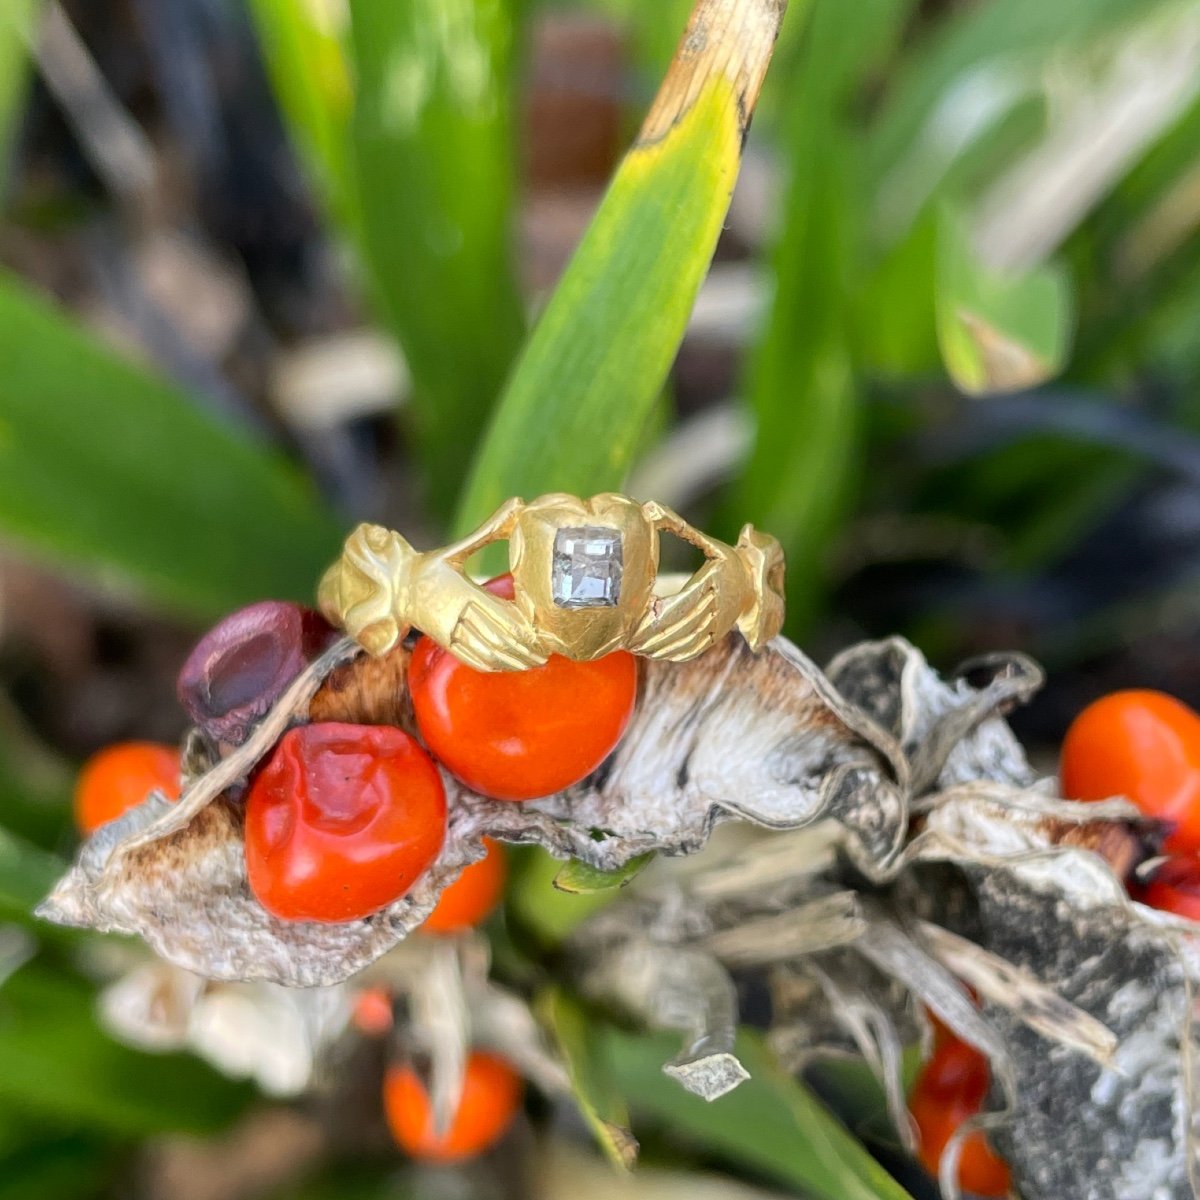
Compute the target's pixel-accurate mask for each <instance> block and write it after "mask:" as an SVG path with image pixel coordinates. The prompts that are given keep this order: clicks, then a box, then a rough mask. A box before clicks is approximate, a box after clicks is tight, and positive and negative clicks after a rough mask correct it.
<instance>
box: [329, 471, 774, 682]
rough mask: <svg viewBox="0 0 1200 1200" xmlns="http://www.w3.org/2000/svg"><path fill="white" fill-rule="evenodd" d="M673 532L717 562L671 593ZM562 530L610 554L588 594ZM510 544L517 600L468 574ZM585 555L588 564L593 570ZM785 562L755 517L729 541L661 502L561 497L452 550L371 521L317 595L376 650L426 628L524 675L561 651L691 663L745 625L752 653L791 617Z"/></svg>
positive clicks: (512, 508) (468, 659) (503, 518)
mask: <svg viewBox="0 0 1200 1200" xmlns="http://www.w3.org/2000/svg"><path fill="white" fill-rule="evenodd" d="M661 533H670V534H673V535H675V536H676V537H678V538H681V539H682V540H683V541H685V542H688V543H690V544H691V545H692V546H695V547H696V548H697V549H698V550H700V551H701V552H702V553H703V555H704V558H705V561H704V563H703V565H701V566H700V567H699V569H698V570H696V571H695V573H694V574H692V575H691V576H689V577H687V578H686V579H685V581H684V582H683V584H682V586H681V587H679V588H678V590H676V591H672V592H669V593H668V594H665V595H663V594H661V592H662V583H663V580H660V579H659V574H658V559H659V535H660V534H661ZM564 538H565V541H564V544H566V545H570V544H571V542H572V539H573V540H574V541H575V542H584V543H587V544H588V545H589V546H590V547H591V548H592V549H593V551H595V552H596V553H597V554H598V555H599V557H597V558H596V563H597V564H598V565H597V566H596V568H595V569H596V570H597V571H598V572H599V581H598V582H593V581H589V588H590V590H589V592H588V594H587V595H586V596H584V595H582V594H581V595H580V596H578V597H576V596H574V595H573V594H569V588H570V586H571V580H572V577H570V576H569V575H568V574H567V573H566V569H565V568H563V567H562V566H561V565H560V561H559V560H560V559H561V560H562V561H568V560H567V559H566V557H565V555H566V553H567V552H566V551H561V550H559V551H558V556H557V557H556V548H558V546H559V542H560V541H562V540H563V539H564ZM589 538H590V539H591V540H590V542H589ZM506 539H507V541H508V547H509V564H510V570H511V571H512V576H513V582H514V589H515V595H514V598H513V599H512V600H507V599H504V598H503V597H500V596H496V595H493V594H492V593H491V592H489V591H487V590H486V589H485V588H484V587H483V586H482V585H481V584H479V583H477V582H476V581H475V580H473V579H471V578H470V576H468V575H467V573H466V563H467V560H468V559H469V558H470V557H471V556H472V555H473V554H475V553H476V552H477V551H479V550H481V549H483V547H484V546H488V545H490V544H491V543H493V542H499V541H504V540H506ZM597 547H598V548H599V549H598V550H597V549H596V548H597ZM605 553H607V555H608V558H605V557H604V555H605ZM583 562H584V566H583V568H581V569H583V570H585V571H586V570H587V569H590V564H589V563H588V560H586V559H584V560H583ZM783 570H784V564H783V551H782V549H781V547H780V545H779V543H778V541H776V540H775V538H773V537H771V536H770V535H769V534H765V533H760V532H758V531H757V530H756V529H754V528H753V526H750V525H746V526H744V527H743V529H742V531H741V534H740V536H739V537H738V540H737V544H736V545H733V546H730V545H728V544H726V543H725V542H720V541H717V540H716V539H715V538H710V537H708V536H707V535H705V534H703V533H701V532H700V531H699V530H697V529H694V528H692V526H690V525H689V524H688V523H687V522H686V521H685V520H684V519H683V518H682V517H680V516H679V515H678V514H677V513H674V512H672V511H671V510H670V509H669V508H667V507H665V506H664V505H661V504H656V503H654V502H650V503H646V504H641V503H638V501H636V500H631V499H630V498H629V497H628V496H622V495H618V494H617V493H615V492H605V493H603V494H601V495H598V496H593V497H591V498H590V499H588V500H579V499H577V498H576V497H574V496H568V495H565V494H561V493H554V494H551V495H547V496H540V497H538V498H537V499H536V500H532V501H530V502H529V503H528V504H526V503H525V502H524V501H522V500H509V501H507V502H506V503H505V504H503V505H501V507H500V508H499V509H498V510H497V511H496V512H495V513H494V514H493V515H492V516H491V517H490V518H489V519H488V520H487V521H485V522H484V523H483V524H482V525H481V526H480V527H479V528H478V529H477V530H476V531H475V532H474V533H472V534H470V535H469V536H468V537H466V538H464V539H463V540H462V541H460V542H455V543H454V544H453V545H451V546H447V547H445V548H444V549H441V550H431V551H427V552H419V551H417V550H414V549H413V548H412V546H410V545H409V543H408V542H407V541H405V539H404V538H403V537H401V536H400V534H398V533H394V532H392V531H391V530H389V529H384V528H383V527H382V526H379V525H360V526H358V528H357V529H355V530H354V532H353V533H351V534H350V536H349V537H348V538H347V539H346V544H345V547H344V549H343V551H342V556H341V558H339V559H338V561H337V562H336V563H334V564H333V566H332V567H330V568H329V570H328V571H326V572H325V576H324V578H323V579H322V580H321V584H320V588H319V590H318V603H319V604H320V607H321V611H322V612H323V613H324V614H325V616H326V617H327V618H328V619H329V620H330V621H332V622H333V623H334V624H335V625H339V626H341V628H343V629H344V630H345V631H346V632H347V633H348V634H349V635H350V636H351V637H352V638H354V639H355V640H356V641H357V642H359V644H360V645H362V646H363V647H364V648H365V649H366V650H368V651H369V652H370V653H372V654H383V653H385V652H386V651H387V650H389V649H391V647H392V646H394V645H395V644H396V642H397V641H399V640H400V639H401V638H403V637H404V636H405V635H406V634H407V632H408V631H409V630H410V629H419V630H420V631H421V632H422V633H425V634H428V635H429V636H430V637H431V638H433V639H434V641H436V642H437V643H438V644H439V645H441V646H443V647H444V648H445V649H447V650H449V651H450V652H451V653H452V654H454V655H456V656H457V657H458V658H460V659H462V661H463V662H465V663H467V664H468V665H470V666H472V667H475V668H477V669H478V670H481V671H521V670H526V669H528V668H529V667H536V666H540V665H541V664H542V663H544V662H545V661H546V659H547V658H548V657H549V656H550V655H551V654H561V655H564V656H565V657H567V658H571V659H575V660H577V661H578V660H587V659H593V658H599V657H600V656H601V655H604V654H608V653H610V652H611V651H613V650H618V649H626V650H631V651H632V652H633V653H635V654H641V655H645V656H646V657H649V658H663V659H669V660H671V661H674V662H683V661H686V660H687V659H691V658H695V657H696V656H697V655H698V654H702V653H703V652H704V651H705V650H707V649H708V648H709V647H710V646H711V645H713V644H714V643H715V642H717V641H719V640H720V639H721V638H723V637H725V635H726V634H727V633H729V632H730V631H731V630H733V629H737V630H738V631H740V632H741V634H742V635H743V637H745V639H746V641H747V642H748V643H749V644H750V646H751V648H752V649H754V650H758V649H759V648H760V647H761V646H763V645H764V644H765V643H766V642H768V641H769V640H770V639H771V638H773V637H774V636H775V635H776V634H777V633H778V632H779V630H780V627H781V626H782V624H783ZM656 581H658V583H659V587H658V588H657V589H656V586H655V585H656ZM556 587H558V588H559V589H560V592H562V591H563V590H564V589H565V590H566V591H567V592H568V597H567V599H565V600H564V598H563V595H562V594H557V595H556V591H555V588H556Z"/></svg>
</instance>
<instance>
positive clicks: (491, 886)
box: [421, 838, 508, 933]
mask: <svg viewBox="0 0 1200 1200" xmlns="http://www.w3.org/2000/svg"><path fill="white" fill-rule="evenodd" d="M483 842H484V845H485V846H486V847H487V854H485V855H484V856H483V858H481V859H480V860H479V861H478V862H473V863H471V864H470V866H468V867H464V868H463V872H462V874H461V875H459V877H458V878H457V879H456V880H455V881H454V882H453V883H452V884H451V885H450V886H449V887H448V888H447V889H446V890H445V891H444V892H443V893H442V894H441V896H440V897H439V898H438V902H437V907H436V908H434V910H433V912H431V913H430V914H429V916H428V917H426V918H425V924H424V925H422V926H421V928H422V929H424V930H425V932H426V933H457V932H458V930H460V929H469V928H471V927H472V926H474V925H479V924H480V923H481V922H483V921H484V920H485V919H486V918H487V917H488V915H489V914H490V913H491V911H492V909H493V908H495V907H496V905H497V903H498V902H499V900H500V896H501V894H502V893H503V892H504V881H505V879H506V878H507V876H508V860H507V858H506V856H505V853H504V847H503V846H501V845H500V843H499V842H494V841H492V839H491V838H484V839H483Z"/></svg>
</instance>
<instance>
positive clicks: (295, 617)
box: [175, 600, 335, 745]
mask: <svg viewBox="0 0 1200 1200" xmlns="http://www.w3.org/2000/svg"><path fill="white" fill-rule="evenodd" d="M334 636H335V631H334V630H333V627H332V626H331V625H329V623H328V622H327V621H326V620H325V618H324V617H322V616H321V614H320V613H318V612H314V611H313V610H312V609H307V608H301V607H300V606H299V605H298V604H289V603H287V602H285V601H283V600H262V601H260V602H259V603H257V604H251V605H250V606H249V607H247V608H241V609H238V611H237V612H234V613H230V614H229V616H227V617H226V618H225V619H224V620H222V621H221V622H220V623H218V624H217V625H214V626H213V627H212V629H210V630H209V631H208V632H207V633H206V634H205V635H204V636H203V637H202V638H201V639H200V641H199V642H197V643H196V645H195V647H194V648H193V650H192V652H191V654H189V655H188V657H187V661H186V662H185V663H184V664H183V667H182V668H181V670H180V672H179V679H178V681H177V682H176V685H175V690H176V693H177V695H178V696H179V702H180V703H181V704H182V705H183V707H184V708H185V709H186V710H187V712H188V715H189V716H190V717H191V718H192V720H193V721H195V722H196V724H197V725H199V726H200V727H201V728H202V729H204V730H205V731H206V732H207V733H209V734H211V735H212V736H213V737H214V738H216V740H217V741H219V742H231V743H232V744H234V745H240V744H241V743H242V742H244V741H245V740H246V738H247V737H249V736H250V731H251V730H252V729H253V728H254V726H255V725H256V724H257V723H258V722H259V721H260V720H261V719H262V717H263V716H264V714H265V713H266V712H267V710H268V709H269V708H270V707H271V705H273V704H274V703H275V701H276V700H278V699H279V697H280V696H282V695H283V693H284V691H285V690H286V688H287V686H288V684H289V683H291V682H292V680H293V679H295V678H296V676H297V675H299V674H300V672H301V671H303V670H304V668H305V666H307V664H308V661H309V659H312V658H315V657H316V656H317V655H318V654H320V652H321V651H322V650H323V649H324V648H325V647H326V645H328V644H329V642H330V640H331V639H332V638H333V637H334Z"/></svg>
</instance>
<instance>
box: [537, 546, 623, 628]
mask: <svg viewBox="0 0 1200 1200" xmlns="http://www.w3.org/2000/svg"><path fill="white" fill-rule="evenodd" d="M550 584H551V587H550V590H551V593H552V594H553V596H554V603H555V604H557V605H558V607H559V608H615V607H616V606H617V603H618V601H619V600H620V599H621V534H620V533H619V532H618V531H617V530H616V529H608V528H605V527H604V526H603V525H583V526H577V527H576V528H574V529H560V530H558V531H557V532H556V533H555V535H554V563H553V566H552V568H551V579H550Z"/></svg>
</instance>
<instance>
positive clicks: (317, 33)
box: [250, 0, 358, 232]
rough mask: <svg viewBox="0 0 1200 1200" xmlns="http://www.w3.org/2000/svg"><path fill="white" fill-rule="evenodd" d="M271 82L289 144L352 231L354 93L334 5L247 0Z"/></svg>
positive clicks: (295, 0) (306, 0)
mask: <svg viewBox="0 0 1200 1200" xmlns="http://www.w3.org/2000/svg"><path fill="white" fill-rule="evenodd" d="M250 11H251V13H252V14H253V17H254V20H255V24H256V25H257V27H258V35H259V42H260V44H261V46H262V52H263V58H264V60H265V63H266V67H267V73H268V74H269V75H270V77H271V84H272V86H273V88H274V90H275V95H276V97H277V99H278V102H279V107H280V108H281V109H282V110H283V114H284V117H285V118H286V120H287V125H288V128H289V130H290V131H291V135H292V139H293V141H294V142H295V144H296V148H297V149H298V150H299V152H300V157H301V158H302V159H303V160H304V163H305V165H306V166H307V167H308V170H309V172H310V174H311V175H312V176H313V178H314V179H315V180H316V183H317V189H318V191H319V192H320V194H321V196H322V198H323V200H324V202H325V205H326V207H327V209H328V210H329V212H330V213H331V214H332V215H333V216H334V217H335V218H336V219H337V220H338V222H339V223H340V224H341V225H342V226H343V228H344V229H347V230H349V231H351V232H353V231H354V230H355V229H356V228H357V225H358V216H357V202H356V201H355V199H354V186H353V180H352V172H351V169H350V162H349V152H350V146H349V137H350V115H351V112H352V110H353V107H354V89H353V86H352V83H351V80H350V66H349V63H348V62H347V60H346V53H345V48H344V46H343V38H342V34H343V30H341V29H340V28H339V27H338V24H337V20H336V14H337V12H338V8H337V6H336V5H333V4H328V3H325V2H324V0H250Z"/></svg>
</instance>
